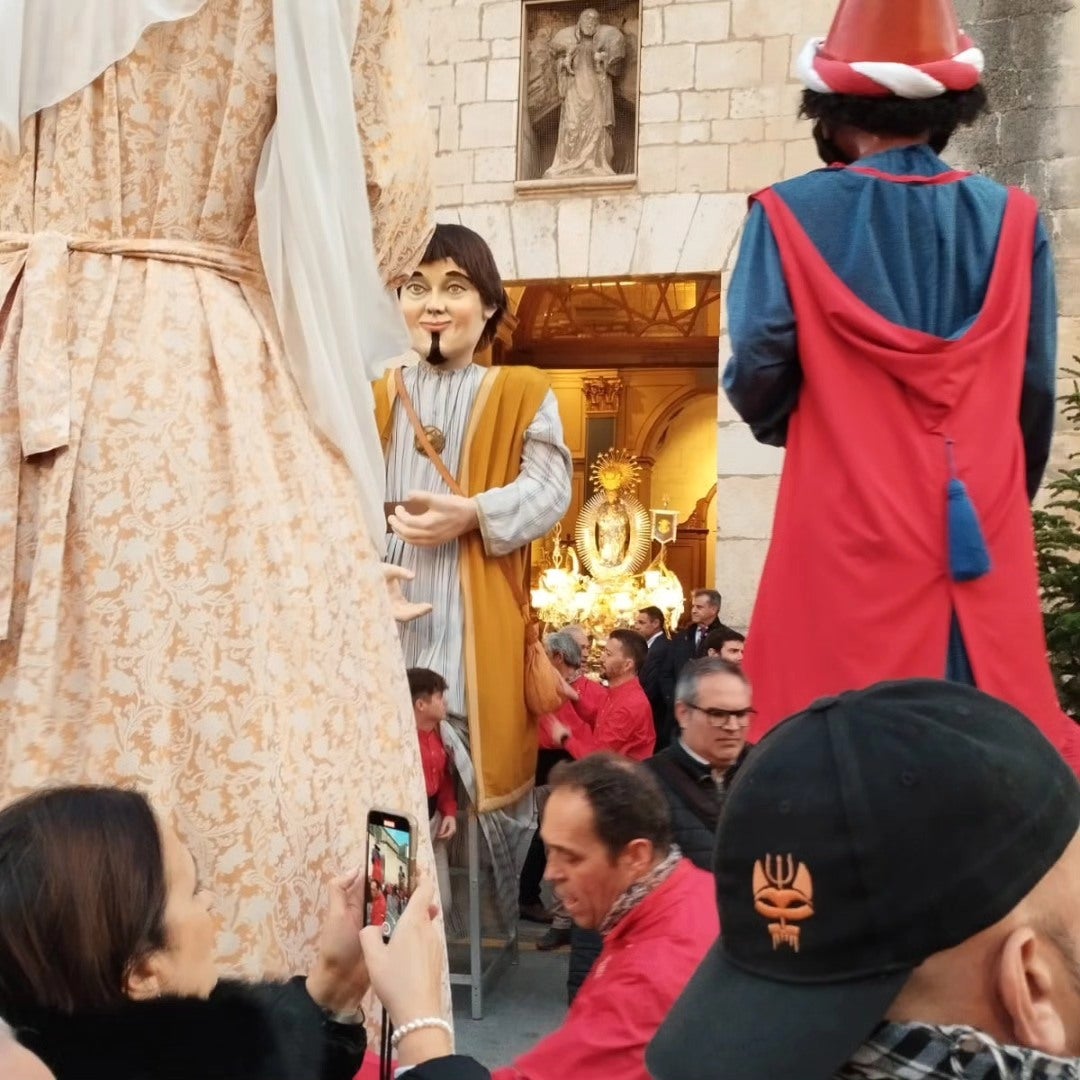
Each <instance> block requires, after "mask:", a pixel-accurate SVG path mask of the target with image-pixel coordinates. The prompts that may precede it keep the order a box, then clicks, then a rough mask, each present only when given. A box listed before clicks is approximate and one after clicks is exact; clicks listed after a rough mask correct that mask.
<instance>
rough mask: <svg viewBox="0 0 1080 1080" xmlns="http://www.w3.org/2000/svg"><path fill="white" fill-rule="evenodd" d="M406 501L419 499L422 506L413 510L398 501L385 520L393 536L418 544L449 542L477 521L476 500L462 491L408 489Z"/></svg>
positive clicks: (421, 545) (473, 525)
mask: <svg viewBox="0 0 1080 1080" xmlns="http://www.w3.org/2000/svg"><path fill="white" fill-rule="evenodd" d="M406 501H407V502H410V503H422V504H423V506H424V509H423V510H421V511H420V512H419V513H415V514H414V513H410V512H409V511H408V510H406V509H405V507H404V506H401V505H398V507H397V508H396V509H395V511H394V512H393V513H392V514H391V515H390V517H389V518H387V521H388V522H389V524H390V528H391V529H393V530H394V534H395V535H396V536H400V537H401V539H402V540H404V541H405V542H406V543H408V544H415V545H416V546H417V547H438V546H439V545H440V544H446V543H449V542H450V541H451V540H456V539H457V538H458V537H459V536H464V535H465V533H467V532H472V530H473V529H475V528H476V526H477V524H478V520H479V519H478V518H477V514H476V502H475V501H474V500H473V499H467V498H465V497H464V496H463V495H438V494H435V493H434V492H431V491H410V492H409V494H408V495H407V496H406Z"/></svg>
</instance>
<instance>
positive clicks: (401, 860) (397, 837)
mask: <svg viewBox="0 0 1080 1080" xmlns="http://www.w3.org/2000/svg"><path fill="white" fill-rule="evenodd" d="M415 835H416V831H415V829H414V828H413V825H412V821H411V820H410V819H409V818H408V817H407V816H405V815H404V814H395V813H391V812H389V811H386V810H372V811H371V813H369V814H368V819H367V863H366V865H367V890H368V895H367V903H366V904H365V906H364V917H365V918H364V921H365V924H366V925H367V926H381V927H382V928H383V937H384V938H389V937H390V934H391V933H392V932H393V929H394V927H395V926H396V925H397V921H398V919H400V918H401V913H402V912H403V911H404V910H405V905H406V904H407V903H408V902H409V897H410V896H411V895H412V888H413V865H414V850H413V845H414V843H415Z"/></svg>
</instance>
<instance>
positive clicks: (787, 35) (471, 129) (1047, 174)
mask: <svg viewBox="0 0 1080 1080" xmlns="http://www.w3.org/2000/svg"><path fill="white" fill-rule="evenodd" d="M409 5H410V7H411V19H412V25H413V27H414V30H415V42H416V47H417V48H418V49H419V50H420V53H421V55H422V57H423V59H424V60H425V61H426V65H427V66H426V77H427V91H428V95H429V100H430V104H431V113H432V122H433V124H434V126H435V128H436V131H437V133H438V147H439V157H438V163H437V182H438V185H439V187H438V202H439V216H440V219H441V220H444V221H460V222H461V223H462V224H465V225H468V226H470V227H472V228H474V229H476V230H477V231H478V232H480V233H481V234H483V235H484V236H485V237H486V238H487V239H488V240H489V241H490V243H491V245H492V248H493V250H494V251H495V254H496V258H497V259H498V262H499V265H500V268H501V270H502V272H503V275H504V277H506V278H507V279H508V280H513V281H516V282H522V283H526V282H530V281H555V280H560V279H603V278H621V277H628V278H642V277H648V276H651V275H667V274H675V273H678V274H694V273H708V274H719V275H720V276H721V282H722V285H723V283H724V282H725V280H726V276H727V274H728V273H729V272H730V269H731V267H732V264H733V260H734V256H735V253H736V249H737V240H738V235H739V230H740V226H741V224H742V221H743V218H744V215H745V210H746V198H747V195H748V194H749V193H751V192H753V191H755V190H757V189H758V188H760V187H763V186H765V185H767V184H770V183H773V182H775V181H776V180H778V179H781V178H786V177H790V176H794V175H797V174H799V173H802V172H804V171H806V170H808V169H811V168H814V167H816V166H817V165H818V161H817V158H816V156H815V152H814V147H813V143H812V141H811V139H810V137H809V125H807V124H806V123H805V122H800V121H798V120H797V119H796V110H797V103H798V97H799V92H800V86H799V85H798V84H797V82H796V81H795V80H794V78H793V76H792V71H793V60H794V57H795V56H796V55H797V53H798V51H799V50H800V49H801V48H802V46H803V44H804V43H805V41H806V39H807V38H808V37H810V36H812V35H814V34H823V33H824V32H825V31H826V30H827V29H828V26H829V23H830V20H831V18H832V15H833V13H834V10H835V6H836V0H800V2H798V3H795V2H787V0H641V11H640V16H641V17H640V28H639V29H640V35H639V37H640V41H639V48H640V53H639V56H640V61H639V71H638V84H637V88H638V104H637V110H638V111H637V120H638V147H637V159H636V175H635V176H634V177H633V178H632V179H631V180H630V181H628V182H627V181H625V180H620V181H619V182H618V183H617V184H612V185H608V186H604V185H603V184H591V185H590V184H585V185H578V186H571V187H570V188H562V189H558V190H555V189H550V188H545V187H544V185H539V186H536V185H532V186H528V185H522V184H520V183H517V182H516V177H517V175H518V150H517V144H518V120H519V115H520V110H521V101H520V94H521V86H522V84H523V79H522V54H523V34H522V26H523V22H522V19H523V8H524V5H523V3H522V2H521V0H409ZM584 6H585V5H584V4H583V3H581V4H577V7H584ZM596 6H598V7H601V10H602V5H601V4H597V5H596ZM959 6H960V8H961V14H962V18H964V19H965V20H967V22H966V28H967V29H968V30H969V32H970V33H972V35H973V36H974V37H976V39H977V40H978V41H979V42H980V43H981V44H982V45H983V47H984V49H985V51H986V53H987V58H988V62H989V64H990V67H991V72H990V75H989V78H988V80H987V81H988V85H989V89H990V91H991V94H992V96H993V98H994V101H995V109H996V111H995V112H994V114H993V116H992V117H990V118H989V119H988V121H987V122H986V123H985V124H984V125H983V126H982V127H981V128H980V129H979V130H978V131H976V132H975V133H973V134H972V135H970V136H968V137H966V138H965V139H964V140H963V142H962V143H960V144H958V153H956V154H954V155H953V158H954V159H959V160H957V163H958V164H961V165H964V166H966V167H970V168H977V167H985V168H986V169H987V171H989V172H991V173H992V174H993V175H995V176H996V177H997V178H999V179H1002V180H1004V181H1007V182H1019V183H1022V184H1023V185H1024V186H1025V187H1027V188H1028V189H1029V190H1031V191H1032V192H1033V193H1034V194H1036V195H1037V196H1038V197H1039V198H1040V199H1041V200H1042V201H1043V204H1044V206H1045V207H1046V208H1047V212H1048V214H1049V219H1050V222H1051V225H1052V229H1053V234H1054V237H1055V241H1056V245H1057V251H1058V257H1059V272H1060V288H1061V310H1062V352H1063V355H1064V356H1066V357H1067V356H1069V355H1072V354H1074V353H1080V157H1078V154H1080V149H1078V146H1077V139H1078V138H1080V135H1078V132H1080V117H1078V115H1077V113H1078V111H1080V110H1078V105H1080V68H1078V67H1077V61H1078V59H1080V8H1077V7H1074V6H1073V5H1072V4H1071V2H1070V0H959ZM577 7H575V8H574V10H575V11H576V10H577ZM718 351H719V355H718V357H717V362H718V364H721V365H722V363H723V362H724V360H725V359H726V356H727V344H726V341H725V339H724V335H723V315H722V314H721V325H720V335H719V341H718ZM699 382H700V379H699ZM710 382H711V380H710ZM698 389H699V390H700V386H699V388H698ZM710 389H711V388H710ZM718 411H719V415H718V428H717V437H716V476H717V486H716V491H715V508H714V513H715V520H716V554H715V561H714V560H713V559H710V567H709V570H710V573H714V574H715V584H716V585H717V587H719V588H720V589H721V591H722V592H723V594H724V597H725V606H724V612H725V619H726V620H727V621H728V622H730V623H732V624H734V625H746V623H747V622H748V620H749V616H750V611H751V607H752V604H753V598H754V593H755V591H756V588H757V582H758V579H759V576H760V570H761V566H762V563H763V560H764V555H765V550H766V547H767V543H768V537H769V533H770V529H771V522H772V513H773V506H774V503H775V496H776V490H777V484H778V476H779V470H780V467H781V464H782V452H781V451H777V450H774V449H772V448H769V447H763V446H760V445H759V444H757V443H756V442H755V441H754V440H753V438H752V437H751V435H750V433H749V431H748V429H747V428H746V426H745V425H744V424H742V423H741V422H740V421H739V420H738V417H737V416H736V415H735V414H734V413H733V412H732V411H731V410H730V408H729V407H728V405H727V403H726V401H725V400H724V397H723V394H722V393H721V394H720V395H719V399H718ZM1064 449H1065V443H1064V442H1063V443H1062V447H1061V448H1060V450H1059V455H1058V456H1059V460H1060V455H1061V453H1063V452H1064ZM701 452H702V454H706V455H709V456H710V459H711V454H712V447H711V446H707V447H702V450H701ZM712 583H713V582H709V584H712Z"/></svg>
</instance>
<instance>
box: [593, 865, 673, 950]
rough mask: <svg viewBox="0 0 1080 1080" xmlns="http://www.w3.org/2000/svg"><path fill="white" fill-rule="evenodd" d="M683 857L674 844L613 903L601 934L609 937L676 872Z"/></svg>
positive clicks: (601, 926) (603, 923)
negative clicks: (646, 898)
mask: <svg viewBox="0 0 1080 1080" xmlns="http://www.w3.org/2000/svg"><path fill="white" fill-rule="evenodd" d="M681 859H682V852H681V851H680V850H679V848H678V845H676V844H672V845H671V850H670V851H669V852H668V854H667V858H665V859H664V860H663V862H660V863H658V864H657V865H656V866H654V867H653V868H652V869H651V870H650V871H649V872H648V873H647V874H646V875H645V876H644V877H643V878H642V879H641V880H640V881H635V882H634V884H633V885H631V886H630V888H629V889H627V890H626V892H624V893H623V894H622V896H620V897H619V899H618V900H616V901H615V903H614V904H612V905H611V910H610V911H609V912H608V913H607V915H606V916H605V917H604V921H603V922H602V923H601V924H600V934H601V936H602V937H607V936H608V934H610V933H611V931H612V930H614V929H615V927H616V926H618V925H619V923H621V922H622V921H623V919H625V918H626V916H627V915H629V914H630V912H631V911H633V910H634V908H636V907H637V906H638V904H640V903H641V901H642V900H644V899H645V897H646V896H648V895H650V894H651V893H652V892H654V891H655V890H656V889H658V888H660V886H661V885H663V884H664V882H665V881H667V879H668V878H669V877H671V875H672V874H673V873H675V867H676V866H678V865H679V861H680V860H681Z"/></svg>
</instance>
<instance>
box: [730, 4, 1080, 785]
mask: <svg viewBox="0 0 1080 1080" xmlns="http://www.w3.org/2000/svg"><path fill="white" fill-rule="evenodd" d="M983 66H984V62H983V56H982V53H981V52H980V51H979V50H978V49H977V48H976V47H975V46H974V45H973V44H972V42H971V40H970V39H969V38H968V37H967V36H966V35H964V33H963V32H962V30H961V29H960V26H959V22H958V20H957V17H956V13H955V10H954V8H953V5H952V3H951V2H950V0H842V2H841V4H840V7H839V10H838V12H837V14H836V18H835V20H834V22H833V25H832V28H831V30H830V32H829V35H828V37H826V38H823V39H820V38H819V39H814V40H812V41H811V42H810V43H809V44H808V45H807V46H806V48H805V50H804V51H803V52H802V54H801V56H800V58H799V62H798V71H799V74H800V76H801V78H802V80H803V82H804V83H805V85H806V88H807V89H806V92H805V93H804V94H803V101H802V115H803V116H805V117H807V118H808V119H810V120H812V121H813V122H814V138H815V141H816V142H817V145H818V150H819V153H820V154H821V156H822V158H823V160H824V161H825V162H826V164H828V165H831V166H832V167H831V168H828V169H819V170H816V171H814V172H811V173H808V174H807V175H805V176H801V177H796V178H794V179H792V180H787V181H784V182H782V183H778V184H776V185H775V186H774V187H772V188H769V189H768V190H766V191H763V192H759V193H758V194H757V195H755V196H754V197H753V199H752V202H751V212H750V216H749V219H748V221H747V223H746V228H745V230H744V232H743V238H742V241H741V246H740V253H739V260H738V264H737V266H736V269H735V272H734V273H733V275H732V277H731V282H730V288H729V291H728V330H729V335H730V338H731V343H732V347H733V353H734V355H733V356H732V358H731V361H730V362H729V364H728V366H727V368H726V370H725V372H724V388H725V390H726V391H727V394H728V397H729V399H730V400H731V402H732V404H733V405H734V407H735V409H736V410H737V411H738V413H739V414H740V415H741V416H742V418H743V419H744V420H746V421H747V423H748V424H749V425H750V427H751V430H752V431H753V433H754V435H755V436H756V437H757V438H758V439H759V440H760V441H762V442H765V443H769V444H771V445H775V446H785V447H786V448H787V454H786V456H785V459H784V468H783V474H782V476H781V481H780V491H779V495H778V499H777V506H776V515H775V518H774V523H773V531H772V540H771V542H770V546H769V553H768V557H767V559H766V562H765V567H764V571H763V574H762V579H761V585H760V588H759V590H758V595H757V600H756V603H755V607H754V613H753V618H752V620H751V623H750V633H749V637H748V642H747V648H746V656H745V661H744V667H745V670H746V672H747V674H748V675H749V677H750V680H751V682H752V683H753V685H754V698H755V701H754V704H755V706H756V708H757V710H758V716H757V718H756V720H755V724H754V727H753V728H752V730H751V732H750V737H751V739H752V740H756V739H758V738H760V737H761V736H762V735H763V734H765V733H766V732H767V731H768V730H769V729H770V728H771V727H772V726H774V725H775V724H777V723H779V722H780V721H781V720H783V719H784V718H785V717H786V716H789V715H791V714H792V713H794V712H796V711H798V710H800V709H804V708H806V707H807V706H808V705H809V704H810V703H811V702H812V701H813V700H814V699H815V698H821V697H826V696H829V695H833V694H838V693H840V692H842V691H845V690H849V689H854V688H858V687H862V686H867V685H870V684H871V683H874V682H878V681H880V680H885V679H901V678H913V677H929V678H942V677H945V678H946V679H950V680H953V681H957V682H964V683H968V684H971V685H975V686H978V687H979V688H980V689H982V690H985V691H987V692H988V693H991V694H993V695H995V696H997V697H999V698H1002V699H1003V700H1005V701H1008V702H1010V703H1011V704H1013V705H1014V706H1016V707H1017V708H1018V709H1019V710H1020V711H1021V712H1023V713H1025V714H1026V715H1027V716H1028V717H1029V718H1030V719H1031V720H1033V721H1034V722H1035V723H1036V724H1037V725H1038V726H1039V728H1040V729H1041V730H1042V732H1043V734H1044V735H1046V737H1047V738H1048V739H1049V740H1050V741H1051V742H1052V743H1053V744H1054V745H1055V746H1057V747H1058V749H1059V750H1060V752H1061V753H1062V755H1063V756H1064V757H1065V759H1066V760H1068V761H1069V762H1070V764H1072V766H1073V767H1074V768H1078V771H1080V737H1078V729H1077V727H1076V725H1075V724H1073V723H1072V722H1071V721H1070V719H1069V718H1067V717H1066V716H1065V715H1064V714H1063V713H1062V711H1061V708H1060V706H1059V704H1058V701H1057V696H1056V693H1055V688H1054V683H1053V679H1052V676H1051V673H1050V669H1049V665H1048V663H1047V655H1046V642H1045V637H1044V633H1043V626H1042V615H1041V610H1040V604H1039V588H1038V574H1037V569H1036V565H1035V558H1034V537H1033V529H1032V521H1031V511H1030V506H1029V499H1030V498H1032V497H1033V496H1034V494H1035V492H1036V491H1037V490H1038V487H1039V484H1040V481H1041V477H1042V473H1043V470H1044V469H1045V467H1046V463H1047V459H1048V456H1049V449H1050V439H1051V435H1052V431H1053V418H1054V411H1055V409H1054V394H1055V369H1056V353H1057V345H1056V332H1057V330H1056V304H1055V290H1054V272H1053V260H1052V256H1051V253H1050V244H1049V239H1048V236H1047V233H1046V229H1045V228H1044V227H1043V225H1042V223H1041V222H1040V221H1039V219H1038V211H1037V207H1036V205H1035V202H1034V200H1033V199H1031V198H1030V197H1029V196H1027V195H1026V194H1024V193H1023V192H1021V191H1017V190H1010V189H1007V188H1004V187H1002V186H1001V185H1000V184H996V183H994V182H993V181H992V180H990V179H988V178H986V177H981V176H972V175H970V174H968V173H961V172H957V171H955V170H953V169H951V168H950V167H949V166H948V165H947V164H946V163H945V162H944V161H942V160H941V158H940V157H939V156H938V155H939V154H940V153H941V152H942V151H944V149H945V147H946V146H947V145H948V142H949V139H950V137H951V136H952V135H953V133H954V132H955V131H956V129H957V128H958V127H959V126H961V125H966V124H971V123H973V122H974V121H975V120H976V119H977V118H978V116H979V115H980V113H981V112H982V111H983V110H984V109H985V106H986V94H985V90H984V88H983V86H982V84H981V81H980V80H981V78H982V73H983Z"/></svg>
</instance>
